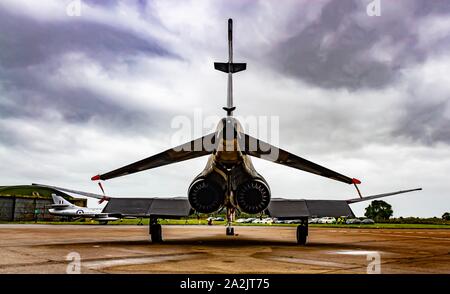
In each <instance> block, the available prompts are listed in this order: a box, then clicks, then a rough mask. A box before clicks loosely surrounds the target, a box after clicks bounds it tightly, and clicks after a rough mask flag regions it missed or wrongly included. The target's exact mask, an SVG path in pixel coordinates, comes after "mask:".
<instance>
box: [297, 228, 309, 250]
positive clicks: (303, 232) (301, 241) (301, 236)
mask: <svg viewBox="0 0 450 294" xmlns="http://www.w3.org/2000/svg"><path fill="white" fill-rule="evenodd" d="M307 238H308V228H307V227H306V226H302V225H300V226H298V227H297V244H298V245H306V239H307Z"/></svg>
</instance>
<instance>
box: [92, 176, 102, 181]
mask: <svg viewBox="0 0 450 294" xmlns="http://www.w3.org/2000/svg"><path fill="white" fill-rule="evenodd" d="M98 180H101V179H100V175H96V176H93V177H92V178H91V181H98Z"/></svg>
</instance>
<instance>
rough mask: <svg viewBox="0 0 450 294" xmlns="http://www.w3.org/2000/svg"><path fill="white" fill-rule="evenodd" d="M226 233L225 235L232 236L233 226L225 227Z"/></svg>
mask: <svg viewBox="0 0 450 294" xmlns="http://www.w3.org/2000/svg"><path fill="white" fill-rule="evenodd" d="M226 234H227V236H234V228H233V227H227V231H226Z"/></svg>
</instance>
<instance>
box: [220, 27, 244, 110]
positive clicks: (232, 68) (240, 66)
mask: <svg viewBox="0 0 450 294" xmlns="http://www.w3.org/2000/svg"><path fill="white" fill-rule="evenodd" d="M214 68H215V69H217V70H220V71H222V72H225V73H228V89H227V106H226V107H224V108H223V109H224V110H225V111H226V112H227V116H232V115H233V111H234V110H235V109H236V107H234V106H233V73H236V72H239V71H243V70H245V69H246V68H247V64H246V63H233V20H232V19H231V18H230V19H228V62H227V63H223V62H214Z"/></svg>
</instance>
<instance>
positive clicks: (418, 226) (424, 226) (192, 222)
mask: <svg viewBox="0 0 450 294" xmlns="http://www.w3.org/2000/svg"><path fill="white" fill-rule="evenodd" d="M139 222H140V220H139V219H123V220H119V221H114V222H109V223H108V225H137V224H138V223H139ZM148 222H149V220H148V219H143V220H142V222H141V223H142V225H148ZM1 223H14V224H34V223H35V222H34V221H28V222H1ZM159 223H160V224H161V225H207V221H206V219H200V220H197V219H187V220H186V219H180V220H160V221H159ZM36 224H50V225H97V224H98V222H96V221H90V220H86V221H74V222H45V221H38V222H36ZM225 224H226V222H225V221H222V222H218V221H216V222H214V225H215V226H225ZM233 226H271V227H275V226H279V227H296V226H297V224H238V223H234V224H233ZM309 226H310V227H312V228H346V229H450V225H444V224H384V223H379V224H373V225H345V224H310V225H309Z"/></svg>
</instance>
